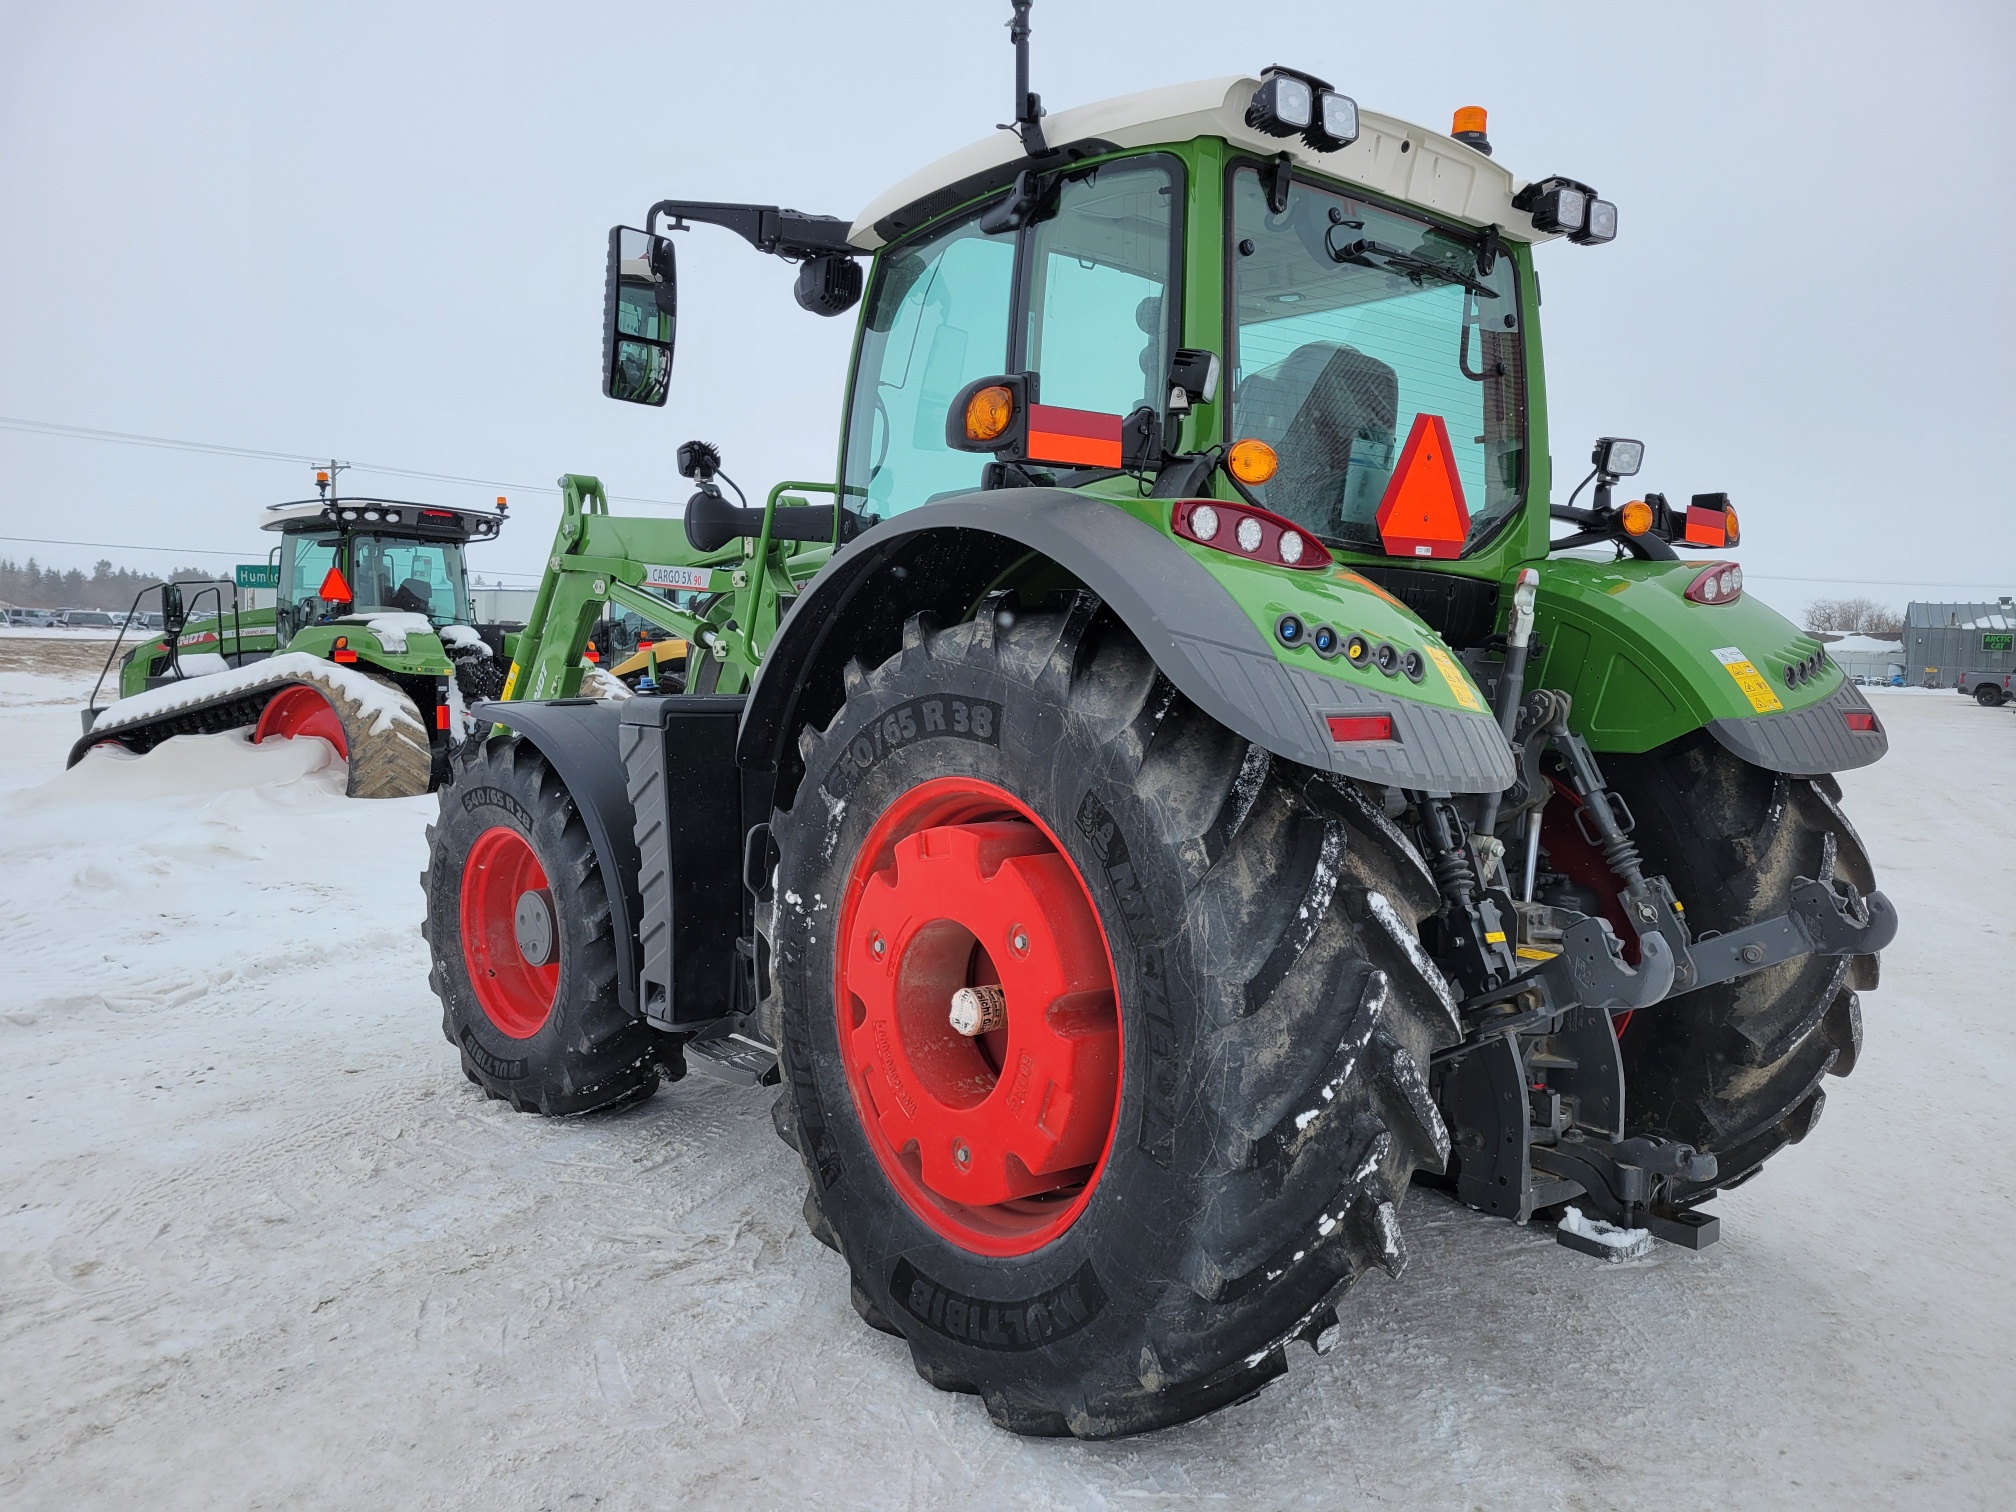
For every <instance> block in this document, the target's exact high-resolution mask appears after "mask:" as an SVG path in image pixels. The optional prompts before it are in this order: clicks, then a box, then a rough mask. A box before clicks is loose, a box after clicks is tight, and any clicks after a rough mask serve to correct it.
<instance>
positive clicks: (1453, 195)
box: [848, 74, 1553, 251]
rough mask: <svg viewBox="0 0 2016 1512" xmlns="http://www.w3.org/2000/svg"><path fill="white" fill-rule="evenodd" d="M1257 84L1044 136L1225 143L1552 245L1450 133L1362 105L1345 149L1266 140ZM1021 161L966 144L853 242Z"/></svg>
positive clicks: (1223, 87) (1182, 89)
mask: <svg viewBox="0 0 2016 1512" xmlns="http://www.w3.org/2000/svg"><path fill="white" fill-rule="evenodd" d="M1259 87H1260V81H1259V80H1258V79H1254V78H1248V77H1246V76H1245V75H1243V74H1241V75H1235V76H1233V77H1231V78H1224V79H1204V80H1200V81H1198V82H1196V83H1192V84H1172V85H1169V86H1167V87H1165V88H1162V89H1150V90H1144V91H1143V92H1142V93H1140V94H1131V95H1121V96H1119V97H1118V98H1117V99H1111V100H1099V101H1097V102H1095V103H1093V104H1090V105H1077V106H1073V107H1072V108H1071V109H1069V110H1060V111H1057V112H1055V113H1054V114H1051V115H1046V116H1044V118H1043V137H1044V140H1045V141H1047V142H1048V143H1049V144H1050V145H1051V146H1052V147H1053V148H1061V147H1064V146H1067V145H1070V144H1072V143H1076V142H1103V143H1107V144H1110V146H1111V147H1116V148H1121V147H1147V146H1153V145H1156V144H1158V143H1168V142H1186V141H1189V140H1191V139H1192V138H1194V137H1210V136H1215V137H1223V138H1224V139H1225V140H1226V141H1228V142H1230V143H1231V144H1232V145H1233V146H1235V147H1241V148H1245V149H1247V150H1248V151H1251V152H1253V153H1255V154H1257V155H1260V156H1265V157H1273V156H1275V155H1277V154H1279V153H1282V152H1286V153H1288V154H1289V155H1290V157H1292V158H1293V159H1294V161H1295V163H1296V165H1297V166H1298V167H1302V168H1306V169H1308V170H1310V171H1311V172H1313V173H1320V174H1323V175H1325V176H1327V177H1330V178H1333V179H1341V180H1343V181H1344V182H1346V183H1352V184H1361V185H1363V186H1364V187H1365V188H1367V189H1371V190H1375V191H1377V192H1378V193H1381V194H1385V195H1389V196H1391V197H1393V198H1395V199H1400V200H1405V201H1407V202H1408V203H1409V204H1413V205H1419V206H1422V207H1424V208H1426V209H1429V210H1435V211H1439V212H1440V213H1441V214H1443V215H1447V216H1450V217H1452V218H1453V219H1456V220H1459V221H1464V222H1467V223H1468V224H1470V225H1473V226H1493V225H1495V226H1497V227H1498V229H1499V232H1500V234H1501V235H1503V236H1504V237H1505V238H1506V239H1507V240H1509V241H1524V242H1538V241H1551V240H1553V238H1552V237H1551V236H1543V235H1542V234H1540V233H1539V232H1537V231H1535V230H1534V229H1533V220H1532V217H1531V216H1529V215H1527V214H1526V212H1525V211H1523V210H1514V209H1513V208H1512V196H1513V195H1514V194H1516V193H1517V192H1518V191H1519V190H1520V189H1522V188H1524V187H1525V180H1523V179H1515V178H1513V176H1512V173H1511V171H1510V170H1509V169H1507V168H1505V167H1503V166H1502V165H1501V164H1499V163H1496V162H1494V161H1492V160H1491V159H1490V158H1488V157H1486V156H1484V154H1483V153H1481V152H1478V151H1476V150H1475V149H1473V148H1470V147H1466V146H1464V145H1463V144H1462V143H1461V142H1459V141H1457V140H1455V139H1454V138H1453V137H1449V136H1445V135H1443V134H1442V133H1441V132H1439V131H1430V130H1428V129H1427V128H1426V127H1423V126H1415V125H1412V124H1410V123H1409V122H1406V121H1401V120H1396V119H1395V118H1394V117H1392V116H1384V115H1380V114H1378V113H1377V112H1375V111H1370V110H1365V109H1363V108H1362V107H1361V108H1360V110H1359V112H1358V133H1359V134H1358V140H1357V141H1355V142H1353V143H1352V144H1351V145H1350V146H1349V147H1346V148H1345V149H1344V150H1343V151H1341V152H1317V151H1316V150H1314V149H1313V148H1311V147H1309V146H1307V145H1305V144H1304V143H1303V142H1302V141H1301V139H1300V138H1297V137H1289V138H1286V139H1283V138H1281V137H1270V136H1266V135H1263V134H1262V133H1260V132H1258V131H1255V130H1254V129H1253V128H1252V127H1250V126H1248V125H1247V124H1246V105H1247V102H1248V101H1249V100H1251V99H1252V97H1253V91H1254V90H1256V89H1258V88H1259ZM1101 150H1107V149H1101ZM1024 156H1025V154H1024V153H1023V150H1022V142H1021V139H1020V138H1018V137H1017V136H1016V135H1015V134H1014V133H1013V132H1010V131H1005V130H1003V131H997V132H995V133H994V134H993V135H992V136H990V137H987V138H985V139H983V140H981V141H978V142H975V143H973V144H972V145H971V146H970V147H963V148H961V149H960V150H959V151H957V152H955V153H952V154H951V155H949V156H947V157H942V158H940V159H939V160H938V161H937V162H935V163H933V164H932V165H931V166H930V167H928V168H925V169H923V170H922V171H920V172H917V173H913V174H911V175H910V177H908V178H906V179H904V180H903V182H902V183H900V184H897V185H896V186H895V187H894V188H892V189H890V190H888V191H887V192H886V193H884V194H882V195H880V196H879V197H878V198H876V199H875V200H874V201H873V202H872V203H870V204H869V206H868V208H867V209H865V210H863V211H862V212H861V215H860V217H859V218H858V219H857V220H856V221H855V222H854V226H853V229H852V231H850V232H849V234H848V239H849V240H850V241H852V242H853V243H854V245H855V246H857V247H860V248H861V249H862V250H863V251H872V250H873V249H875V248H876V247H879V246H881V245H882V244H883V243H884V242H885V241H888V240H890V239H891V238H890V236H889V235H887V234H885V232H887V231H889V230H898V231H900V230H901V229H907V226H906V227H901V228H891V227H885V228H884V229H882V230H878V229H877V227H878V224H879V223H881V222H883V221H885V220H887V219H888V218H889V217H890V216H891V215H894V214H895V213H896V212H898V211H900V210H902V209H904V208H905V207H906V206H911V205H915V204H916V203H917V202H918V201H919V200H922V199H925V198H927V197H929V196H934V195H940V194H942V193H943V192H944V191H945V190H947V189H950V188H952V187H953V186H955V185H959V184H961V183H963V182H964V181H966V180H968V179H974V178H978V177H982V176H988V175H990V172H991V176H993V177H996V178H998V177H999V176H1000V174H1001V172H1002V170H1003V169H1004V167H1005V166H1006V165H1011V164H1014V163H1016V162H1019V161H1021V160H1022V159H1023V158H1024ZM982 187H983V186H982V185H977V184H976V185H975V186H974V191H973V192H974V193H975V194H978V193H980V192H982ZM933 208H934V210H935V209H936V208H939V207H933ZM943 208H947V209H949V208H950V205H949V204H948V205H946V206H944V207H943ZM904 219H905V220H906V221H907V220H910V219H911V217H904Z"/></svg>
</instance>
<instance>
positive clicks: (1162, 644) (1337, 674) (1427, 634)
mask: <svg viewBox="0 0 2016 1512" xmlns="http://www.w3.org/2000/svg"><path fill="white" fill-rule="evenodd" d="M1156 503H1157V506H1158V507H1161V508H1166V507H1167V506H1166V504H1162V503H1161V502H1160V501H1156ZM1193 553H1194V554H1193ZM1202 554H1205V548H1201V547H1199V548H1189V547H1186V546H1184V545H1181V544H1179V543H1178V542H1177V541H1176V540H1175V539H1173V538H1172V537H1171V536H1170V535H1168V534H1166V533H1165V532H1164V531H1161V530H1158V529H1156V528H1154V527H1153V526H1151V525H1150V524H1148V523H1146V522H1145V521H1144V520H1143V519H1141V518H1139V517H1137V516H1136V514H1135V513H1133V512H1131V511H1130V510H1129V509H1128V508H1125V507H1122V506H1121V505H1120V504H1119V503H1116V502H1115V501H1112V500H1107V499H1100V498H1097V497H1093V496H1088V495H1085V494H1078V493H1071V492H1068V491H1066V490H1062V489H1002V490H997V491H989V492H986V493H975V494H963V495H959V496H957V497H955V498H951V499H946V500H942V501H940V502H937V503H934V504H927V505H924V506H922V507H921V508H918V509H914V510H909V511H907V512H905V513H903V514H900V515H898V516H896V517H895V518H894V519H891V520H888V521H885V522H883V523H882V524H880V525H877V526H876V527H875V528H874V529H872V530H870V531H869V532H867V533H866V534H865V535H863V536H861V537H860V538H859V539H858V540H856V541H854V542H852V543H851V544H849V545H848V546H847V547H846V548H844V549H843V550H841V551H840V552H839V553H837V554H836V555H835V556H834V558H833V560H832V561H831V562H829V563H828V564H827V565H826V567H825V568H824V570H822V571H821V572H820V573H819V575H818V576H817V577H816V578H814V579H813V580H812V582H811V583H810V584H809V585H808V586H807V587H806V589H805V591H804V592H803V593H802V594H801V595H800V596H799V598H798V601H797V602H796V603H795V604H794V605H793V606H792V608H791V611H790V613H789V614H788V615H786V616H785V618H784V621H783V623H782V624H780V625H779V627H778V632H777V637H776V639H775V641H774V642H773V643H772V645H771V647H770V648H769V650H768V651H767V652H766V653H765V656H764V662H763V667H762V669H761V672H760V673H759V675H758V677H757V680H756V683H755V686H754V687H753V688H752V689H751V693H750V699H749V705H748V708H747V710H746V711H745V712H744V715H743V720H742V728H741V733H740V737H739V743H738V754H739V759H740V760H741V761H742V762H743V764H744V765H748V766H753V767H757V768H759V769H777V770H784V769H788V768H789V767H790V766H791V765H792V763H793V760H794V757H795V751H794V748H793V745H792V742H793V739H794V737H795V736H796V734H797V732H798V730H799V729H800V728H801V727H802V726H803V725H805V724H808V723H811V724H823V723H824V722H825V721H826V720H827V719H828V718H830V717H831V715H832V714H833V712H834V711H835V710H836V709H837V708H838V707H839V702H840V697H841V677H840V673H841V670H842V668H843V667H844V666H845V665H846V663H847V661H848V660H849V659H850V658H855V657H858V658H859V659H860V660H861V661H862V662H863V663H864V664H868V665H873V664H875V663H877V662H879V661H881V660H882V659H884V658H886V657H887V656H889V655H892V654H894V652H895V650H896V649H897V647H898V645H900V642H901V634H902V627H903V623H904V621H905V620H907V619H908V618H909V617H910V616H911V615H913V614H916V613H918V612H920V611H928V612H930V613H933V614H935V615H936V616H937V617H938V618H939V619H940V620H942V621H944V622H946V623H956V622H958V621H960V620H962V619H964V618H965V617H966V616H967V615H968V614H969V613H970V612H971V610H972V607H973V605H974V603H975V601H976V600H977V599H978V598H979V597H980V595H981V594H982V593H984V592H985V591H986V590H987V588H988V587H989V586H990V585H992V584H994V583H996V582H998V581H1000V580H1001V578H1002V577H1003V575H1004V574H1006V573H1008V571H1009V569H1010V568H1011V567H1013V566H1015V565H1016V564H1017V563H1020V562H1023V561H1024V560H1025V559H1027V558H1029V557H1030V556H1032V555H1035V556H1039V557H1041V558H1045V559H1047V560H1049V561H1050V562H1054V563H1055V564H1057V566H1058V567H1060V568H1062V569H1063V571H1064V572H1065V573H1068V574H1069V575H1070V576H1071V577H1072V578H1075V579H1076V580H1077V581H1078V582H1080V583H1082V584H1084V585H1085V587H1087V588H1088V589H1090V590H1091V591H1092V592H1093V593H1096V594H1097V595H1098V596H1099V597H1100V598H1101V599H1102V600H1103V601H1104V602H1105V603H1106V605H1107V606H1108V607H1109V608H1110V609H1111V610H1112V611H1113V613H1114V614H1116V615H1117V616H1118V617H1119V618H1120V620H1121V622H1122V623H1124V624H1125V625H1126V626H1127V628H1128V630H1129V631H1131V632H1132V633H1133V635H1134V636H1135V638H1136V639H1137V640H1139V641H1140V643H1141V645H1142V646H1143V648H1144V649H1146V650H1147V652H1148V654H1149V655H1150V656H1152V657H1153V658H1154V660H1155V664H1156V666H1157V667H1159V668H1160V669H1161V671H1162V673H1163V675H1164V676H1166V677H1167V678H1168V679H1169V681H1170V682H1171V683H1173V684H1174V685H1175V686H1176V688H1177V689H1178V691H1180V692H1181V693H1182V694H1183V695H1184V697H1186V698H1188V699H1189V700H1190V701H1191V702H1192V703H1194V704H1196V705H1197V707H1198V708H1200V709H1202V710H1203V711H1204V712H1205V713H1206V714H1208V715H1210V716H1211V717H1212V718H1213V719H1216V720H1218V721H1219V722H1220V723H1221V724H1224V725H1225V726H1227V727H1228V728H1230V729H1231V730H1233V731H1235V732H1236V733H1238V734H1239V735H1241V736H1243V737H1244V738H1246V739H1247V740H1250V741H1252V742H1253V743H1254V744H1255V745H1258V746H1260V747H1262V748H1263V749H1265V750H1268V751H1271V752H1273V753H1274V754H1275V755H1276V756H1280V757H1282V758H1284V759H1286V760H1289V761H1294V762H1297V763H1300V764H1302V765H1304V766H1309V767H1314V768H1316V769H1317V770H1319V771H1330V772H1336V773H1338V774H1340V775H1342V776H1346V777H1354V778H1358V779H1361V780H1364V781H1367V782H1374V783H1381V784H1386V785H1392V786H1399V787H1406V788H1416V789H1428V790H1432V791H1437V792H1457V793H1473V792H1497V791H1499V790H1501V789H1503V788H1505V787H1506V786H1508V785H1509V784H1510V783H1511V781H1512V778H1513V767H1512V759H1511V753H1510V751H1509V750H1508V748H1507V746H1506V744H1505V740H1504V737H1503V736H1502V735H1501V734H1500V733H1499V730H1498V725H1497V722H1496V721H1495V720H1494V719H1492V718H1491V716H1490V713H1489V710H1488V709H1487V708H1486V707H1485V705H1484V703H1483V700H1482V698H1481V697H1480V696H1478V694H1477V693H1476V690H1475V688H1474V686H1473V685H1472V684H1471V683H1470V682H1469V680H1468V678H1467V677H1466V676H1465V675H1464V674H1463V673H1462V671H1461V670H1460V668H1458V667H1457V666H1456V664H1455V663H1454V661H1453V660H1451V659H1449V658H1448V656H1447V649H1446V647H1443V645H1442V642H1441V640H1440V639H1439V637H1437V636H1436V635H1435V633H1434V632H1433V631H1432V630H1430V629H1428V627H1427V626H1426V625H1424V624H1422V623H1421V622H1420V621H1419V620H1418V619H1417V618H1415V617H1414V616H1413V615H1412V614H1410V613H1409V612H1408V611H1407V610H1406V609H1405V608H1404V607H1402V606H1400V605H1399V604H1398V603H1397V602H1396V601H1394V600H1392V599H1391V598H1389V597H1388V596H1387V595H1385V594H1384V593H1382V592H1381V591H1380V590H1378V589H1377V588H1375V587H1373V586H1372V585H1371V584H1370V583H1367V582H1366V581H1365V580H1364V579H1363V578H1362V577H1360V576H1359V575H1358V574H1356V573H1355V572H1351V571H1350V570H1348V569H1345V568H1337V569H1334V570H1332V571H1328V572H1321V573H1317V572H1307V573H1302V572H1290V571H1286V570H1283V569H1272V568H1266V567H1261V566H1259V565H1257V564H1253V563H1249V562H1245V561H1242V560H1240V559H1238V558H1234V557H1231V556H1225V555H1224V554H1223V553H1218V554H1216V555H1219V556H1224V561H1223V563H1222V564H1221V563H1219V562H1217V561H1216V560H1215V559H1214V560H1213V563H1212V570H1207V568H1206V567H1205V565H1204V564H1203V562H1202V561H1200V560H1199V556H1200V555H1202ZM1235 594H1236V596H1235ZM1291 611H1292V612H1294V613H1297V614H1300V615H1302V616H1303V617H1304V618H1305V620H1306V621H1307V622H1308V623H1310V624H1315V623H1318V622H1319V621H1323V622H1335V623H1336V624H1337V625H1338V627H1339V628H1340V629H1351V628H1359V627H1361V626H1378V627H1385V628H1384V630H1382V631H1381V632H1380V633H1382V634H1392V635H1394V636H1396V637H1399V638H1403V639H1405V640H1406V642H1407V643H1408V644H1410V645H1412V646H1415V647H1418V648H1421V649H1423V650H1424V651H1426V652H1427V653H1428V655H1429V656H1430V657H1431V665H1430V667H1429V671H1428V674H1427V676H1426V677H1425V678H1424V680H1423V683H1422V684H1421V686H1420V687H1419V688H1416V687H1415V685H1413V684H1410V683H1408V682H1407V681H1406V680H1405V679H1404V678H1400V677H1384V676H1381V675H1380V674H1378V673H1376V672H1367V671H1353V670H1351V669H1349V668H1347V667H1346V666H1345V665H1344V664H1343V663H1342V662H1341V661H1335V662H1322V661H1320V660H1319V659H1318V658H1316V656H1315V655H1314V653H1313V652H1308V651H1302V652H1289V653H1285V654H1283V655H1277V654H1276V651H1275V648H1274V647H1273V645H1272V644H1271V643H1270V641H1269V640H1268V638H1267V636H1266V635H1264V634H1263V633H1262V631H1261V629H1260V627H1259V623H1257V622H1256V621H1258V620H1264V621H1266V622H1267V623H1272V618H1273V617H1274V616H1277V615H1278V614H1280V613H1286V612H1291ZM1396 627H1397V628H1396ZM1430 648H1432V649H1430ZM1437 652H1439V653H1440V655H1437V654H1436V653H1437ZM1368 713H1381V714H1389V715H1391V717H1392V720H1393V730H1394V734H1395V737H1396V738H1395V739H1393V740H1390V741H1377V742H1359V743H1354V744H1340V743H1339V742H1337V741H1335V740H1333V739H1332V738H1331V735H1330V727H1329V724H1328V718H1329V716H1331V715H1336V714H1368ZM780 796H781V790H780Z"/></svg>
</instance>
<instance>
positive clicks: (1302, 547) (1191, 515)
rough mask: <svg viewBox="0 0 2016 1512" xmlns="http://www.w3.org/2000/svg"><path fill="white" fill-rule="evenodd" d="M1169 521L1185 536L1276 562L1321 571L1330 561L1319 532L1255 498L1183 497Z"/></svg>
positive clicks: (1234, 553)
mask: <svg viewBox="0 0 2016 1512" xmlns="http://www.w3.org/2000/svg"><path fill="white" fill-rule="evenodd" d="M1169 526H1170V528H1171V529H1172V530H1174V531H1175V532H1176V534H1177V535H1179V536H1181V537H1182V538H1183V539H1184V540H1186V541H1195V542H1196V543H1197V544H1198V545H1199V546H1209V547H1211V548H1212V549H1213V550H1216V551H1223V552H1228V553H1230V554H1231V555H1232V556H1239V557H1245V558H1247V560H1249V561H1254V562H1266V563H1267V564H1268V565H1270V566H1273V567H1293V568H1295V569H1296V570H1297V571H1299V572H1320V571H1322V570H1324V569H1325V568H1327V567H1329V566H1330V551H1329V548H1328V547H1326V546H1325V545H1324V544H1323V543H1322V542H1321V541H1319V540H1317V539H1316V537H1315V536H1313V535H1311V534H1310V533H1309V532H1308V531H1306V530H1304V529H1303V528H1302V527H1301V526H1300V525H1297V524H1295V523H1294V522H1293V521H1291V520H1284V519H1282V518H1281V516H1279V515H1277V514H1272V513H1270V512H1268V511H1267V510H1264V509H1255V508H1254V507H1253V506H1252V505H1250V504H1225V503H1221V502H1219V501H1218V500H1217V499H1179V500H1177V501H1176V505H1175V508H1174V509H1172V510H1171V511H1170V516H1169Z"/></svg>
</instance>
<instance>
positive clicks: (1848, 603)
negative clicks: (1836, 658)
mask: <svg viewBox="0 0 2016 1512" xmlns="http://www.w3.org/2000/svg"><path fill="white" fill-rule="evenodd" d="M1806 628H1807V629H1808V630H1827V631H1832V632H1834V633H1836V634H1841V635H1855V634H1861V635H1873V636H1877V637H1879V638H1881V639H1884V640H1894V639H1896V638H1897V637H1898V636H1901V635H1902V634H1903V633H1904V616H1903V615H1901V614H1899V613H1898V612H1897V611H1896V610H1895V609H1892V608H1891V607H1890V606H1889V605H1887V604H1879V603H1877V602H1876V600H1874V599H1871V598H1838V599H1815V600H1814V601H1813V602H1812V603H1810V604H1808V605H1807V606H1806Z"/></svg>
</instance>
